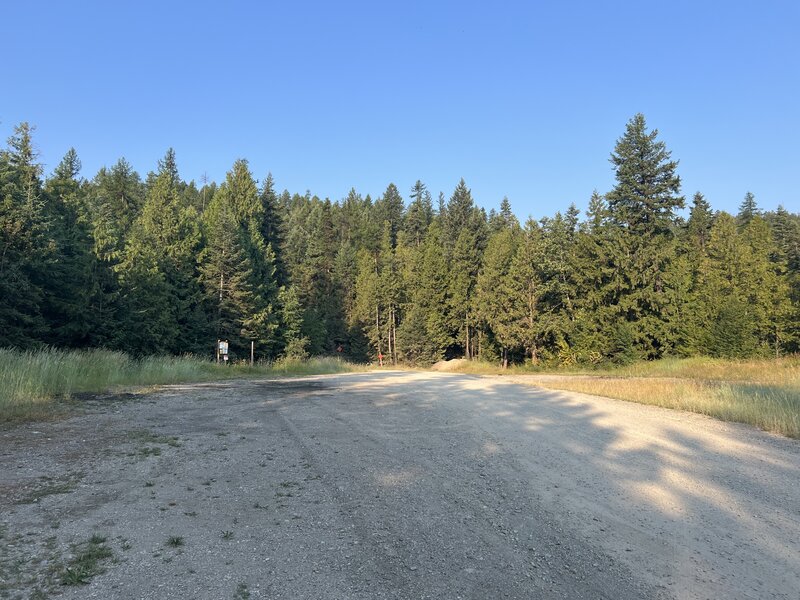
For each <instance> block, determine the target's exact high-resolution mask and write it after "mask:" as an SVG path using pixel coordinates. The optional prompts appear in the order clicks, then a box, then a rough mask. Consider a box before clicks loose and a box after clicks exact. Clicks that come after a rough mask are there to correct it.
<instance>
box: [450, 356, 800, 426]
mask: <svg viewBox="0 0 800 600" xmlns="http://www.w3.org/2000/svg"><path fill="white" fill-rule="evenodd" d="M441 370H447V371H450V372H457V373H469V374H475V375H500V374H505V375H528V376H529V378H527V381H529V382H531V383H534V384H536V385H539V386H541V387H546V388H550V389H558V390H568V391H574V392H583V393H586V394H592V395H595V396H605V397H607V398H616V399H619V400H627V401H630V402H638V403H640V404H650V405H654V406H660V407H663V408H672V409H677V410H686V411H690V412H696V413H700V414H704V415H708V416H711V417H715V418H717V419H721V420H723V421H735V422H738V423H748V424H750V425H755V426H756V427H760V428H761V429H764V430H766V431H771V432H774V433H779V434H781V435H785V436H788V437H792V438H800V357H798V356H789V357H783V358H775V359H749V360H724V359H715V358H684V359H664V360H658V361H651V362H639V363H635V364H633V365H629V366H625V367H607V368H598V369H584V370H570V371H566V370H563V369H551V370H546V369H541V368H539V369H532V368H530V367H513V368H510V369H507V370H503V369H501V368H500V367H499V366H498V365H494V364H488V363H481V362H477V361H472V362H470V361H459V362H458V363H457V364H455V365H453V367H452V368H443V369H441ZM537 373H538V374H546V375H548V376H547V377H542V378H537V377H536V374H537ZM553 374H557V375H559V376H558V377H552V375H553Z"/></svg>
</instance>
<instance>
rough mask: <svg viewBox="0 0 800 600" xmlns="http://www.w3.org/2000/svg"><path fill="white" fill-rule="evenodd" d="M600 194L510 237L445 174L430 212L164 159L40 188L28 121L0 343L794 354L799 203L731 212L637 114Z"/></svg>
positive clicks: (139, 350) (508, 215)
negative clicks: (150, 166) (684, 192)
mask: <svg viewBox="0 0 800 600" xmlns="http://www.w3.org/2000/svg"><path fill="white" fill-rule="evenodd" d="M611 163H612V166H613V169H614V174H615V177H616V181H615V185H614V187H613V189H611V190H610V191H608V192H607V193H605V194H601V193H600V192H597V191H595V192H594V193H593V194H592V196H591V198H590V200H589V205H588V209H587V211H586V215H585V216H584V217H582V216H581V215H580V212H579V211H578V209H577V208H576V207H575V206H574V205H573V206H570V207H569V208H568V209H567V210H565V211H563V212H560V213H556V214H555V215H553V216H549V217H545V218H542V219H541V220H540V221H539V222H536V221H533V220H530V219H529V220H528V221H527V222H526V223H525V226H524V228H521V227H520V225H519V222H518V220H517V219H516V217H515V216H514V214H513V212H512V210H511V204H510V202H509V201H508V199H507V198H504V199H503V200H502V202H501V204H500V207H499V210H496V211H495V210H493V211H491V213H490V215H489V216H488V217H487V215H486V212H485V211H484V210H483V209H481V208H479V207H477V206H476V204H475V202H474V200H473V197H472V193H471V191H470V190H469V188H468V187H467V185H466V183H465V181H464V180H463V179H462V180H460V181H459V182H458V184H457V185H456V187H455V189H454V190H453V192H452V194H451V195H450V197H449V198H446V197H445V196H444V194H442V193H439V198H438V203H437V205H436V209H434V206H433V202H432V198H431V194H430V193H429V191H428V190H427V188H426V186H425V184H424V183H422V182H421V181H417V182H416V183H415V184H414V186H413V187H412V189H411V191H410V195H409V202H408V206H407V207H406V205H405V202H404V200H403V197H402V196H401V194H400V192H399V190H398V189H397V187H396V186H395V185H394V184H389V185H388V186H387V188H386V190H385V191H384V193H383V194H382V195H381V196H380V197H378V198H377V199H376V200H375V201H374V202H373V200H372V199H371V198H370V196H362V195H361V194H359V193H358V192H357V191H356V190H355V189H351V190H350V192H349V193H348V194H347V196H346V197H345V198H343V199H341V200H338V201H331V200H329V199H320V198H318V197H316V196H312V195H311V194H310V193H306V194H304V195H300V194H292V193H290V192H289V191H283V192H280V193H279V192H277V191H276V188H275V182H274V180H273V178H272V176H271V175H268V176H267V177H266V179H265V180H264V181H263V182H262V184H261V185H260V186H259V185H258V184H257V182H256V180H255V179H254V178H253V176H252V174H251V172H250V169H249V166H248V163H247V161H245V160H237V161H236V162H235V163H234V164H233V166H232V168H231V170H230V171H229V172H228V173H227V175H226V178H225V181H224V182H223V183H221V184H220V185H217V184H216V183H214V182H209V181H207V180H206V179H205V178H203V180H202V185H201V186H200V187H198V186H197V185H196V184H195V183H194V182H189V183H187V182H185V181H183V180H181V178H180V175H179V171H178V167H177V162H176V157H175V153H174V152H173V151H172V150H168V151H167V153H166V154H165V155H164V157H163V158H162V159H161V160H160V161H159V162H158V166H157V169H156V170H155V171H154V172H152V173H149V174H148V175H147V177H146V179H145V181H142V179H141V177H140V176H139V174H138V173H136V172H135V171H134V170H133V168H132V167H131V165H130V164H129V163H127V162H126V161H125V159H120V160H118V161H117V162H116V163H115V164H114V165H113V166H111V167H110V168H106V167H104V168H102V169H100V171H99V172H98V173H97V174H96V175H95V176H94V177H93V178H92V179H91V180H85V179H82V178H81V176H80V168H81V165H80V160H79V159H78V156H77V153H76V152H75V151H74V150H70V151H68V152H67V154H66V155H65V157H64V159H63V160H62V161H61V163H60V164H59V165H58V166H57V167H56V169H55V170H54V172H53V174H52V175H51V176H50V177H49V178H48V179H47V180H46V181H43V180H42V168H41V165H40V164H39V163H38V159H37V155H36V151H35V146H34V144H33V141H32V128H31V127H30V126H28V125H27V124H24V123H23V124H21V125H20V126H18V127H17V128H15V130H14V133H13V135H12V136H11V137H10V139H9V140H8V145H7V148H5V149H3V150H2V151H0V298H2V302H0V346H6V347H16V348H19V349H34V348H41V347H43V346H47V345H49V346H57V347H67V348H97V347H105V348H112V349H119V350H124V351H126V352H129V353H131V354H133V355H135V356H140V357H141V356H151V355H153V354H161V353H168V354H173V355H176V354H181V353H184V352H193V353H196V354H198V355H206V356H208V357H210V356H211V355H212V352H213V350H212V349H213V347H214V342H215V340H216V339H225V340H228V341H229V343H230V351H231V358H232V359H234V360H236V359H237V358H245V357H246V358H249V350H250V344H251V342H253V343H254V344H255V350H256V357H257V358H258V359H259V360H267V361H273V360H276V359H281V358H283V359H285V360H287V361H298V360H300V359H303V358H305V357H308V356H319V355H325V354H328V355H337V356H344V357H349V358H351V359H356V360H368V359H374V358H375V357H376V356H377V355H378V354H382V355H383V357H384V361H385V362H391V363H396V362H406V363H433V362H436V361H438V360H440V359H442V358H453V357H465V358H468V359H483V360H496V361H502V362H503V363H504V364H505V363H515V362H516V363H519V362H523V361H524V362H527V361H530V362H531V363H533V364H538V363H544V364H556V365H573V366H579V365H591V366H594V365H597V364H602V363H605V362H610V363H628V362H630V361H632V360H634V359H636V358H647V359H655V358H661V357H666V356H700V355H713V356H735V357H746V356H754V355H766V354H770V355H781V354H785V353H788V352H797V351H798V350H800V325H799V323H800V215H797V214H792V213H790V212H788V211H787V210H785V209H784V208H783V207H778V209H777V210H776V211H774V212H762V211H760V210H759V208H758V207H757V206H756V202H755V198H754V197H753V195H752V194H750V193H749V192H748V194H747V195H746V197H745V200H744V202H743V203H742V206H741V208H740V211H739V214H738V215H737V217H736V218H734V217H732V216H730V215H727V214H724V213H714V212H713V211H712V209H711V206H710V205H709V203H708V202H707V201H706V199H705V198H704V197H703V195H702V194H700V193H699V192H698V193H697V194H695V195H694V198H693V201H692V206H691V211H690V214H689V216H688V219H687V220H686V221H684V220H683V219H682V218H679V217H678V216H677V215H676V211H677V210H678V209H679V208H682V207H683V203H684V199H683V197H682V196H681V195H680V178H679V176H678V174H677V166H678V162H677V161H676V160H672V157H671V153H670V152H669V151H668V150H667V148H666V145H665V144H664V142H663V141H661V140H659V138H658V132H657V131H656V130H652V131H650V130H649V129H648V128H647V124H646V122H645V119H644V116H643V115H640V114H639V115H635V116H634V117H633V118H632V119H631V120H630V121H629V122H628V123H627V125H626V128H625V131H624V133H623V135H622V136H621V137H620V138H619V139H618V140H617V143H616V145H615V147H614V150H613V153H612V154H611Z"/></svg>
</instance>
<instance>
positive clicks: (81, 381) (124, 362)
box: [0, 349, 359, 423]
mask: <svg viewBox="0 0 800 600" xmlns="http://www.w3.org/2000/svg"><path fill="white" fill-rule="evenodd" d="M358 369H359V367H358V366H357V365H353V364H350V363H347V362H344V361H340V360H338V359H336V358H315V359H310V360H304V361H299V360H286V361H278V362H276V363H272V364H259V365H256V366H254V367H252V368H251V367H250V366H249V365H231V366H228V367H226V366H222V365H217V364H214V363H212V362H209V361H205V360H201V359H198V358H194V357H190V356H179V357H147V358H143V359H135V358H132V357H130V356H128V355H127V354H124V353H122V352H112V351H109V350H86V351H75V350H58V349H47V350H42V351H37V352H16V351H12V350H8V349H0V423H1V422H4V421H17V420H28V419H41V418H47V417H48V416H52V414H53V412H54V405H55V402H56V400H58V399H62V398H70V397H71V396H73V395H74V394H79V393H91V392H104V391H108V390H113V389H115V388H119V387H121V386H149V385H163V384H171V383H189V382H202V381H212V380H220V379H231V378H236V377H253V376H263V377H269V376H302V375H316V374H325V373H341V372H347V371H355V370H358Z"/></svg>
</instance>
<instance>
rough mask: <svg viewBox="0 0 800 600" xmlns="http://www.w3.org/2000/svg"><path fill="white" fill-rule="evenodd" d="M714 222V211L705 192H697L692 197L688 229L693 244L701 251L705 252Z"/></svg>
mask: <svg viewBox="0 0 800 600" xmlns="http://www.w3.org/2000/svg"><path fill="white" fill-rule="evenodd" d="M713 224H714V213H712V212H711V206H710V205H709V204H708V202H707V201H706V199H705V197H704V196H703V194H701V193H700V192H697V193H696V194H695V195H694V198H693V199H692V210H691V212H690V213H689V222H688V223H687V230H688V234H689V238H690V240H691V241H692V244H693V245H694V246H695V247H696V248H697V249H698V250H699V251H700V252H705V248H706V244H707V243H708V236H709V234H710V232H711V226H712V225H713Z"/></svg>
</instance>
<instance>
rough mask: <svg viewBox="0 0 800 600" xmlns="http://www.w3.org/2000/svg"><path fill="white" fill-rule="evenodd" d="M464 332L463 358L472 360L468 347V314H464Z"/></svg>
mask: <svg viewBox="0 0 800 600" xmlns="http://www.w3.org/2000/svg"><path fill="white" fill-rule="evenodd" d="M464 333H465V340H464V341H465V342H466V343H465V344H464V358H466V359H467V360H472V354H471V353H470V351H469V350H470V348H469V315H468V314H467V315H464Z"/></svg>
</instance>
